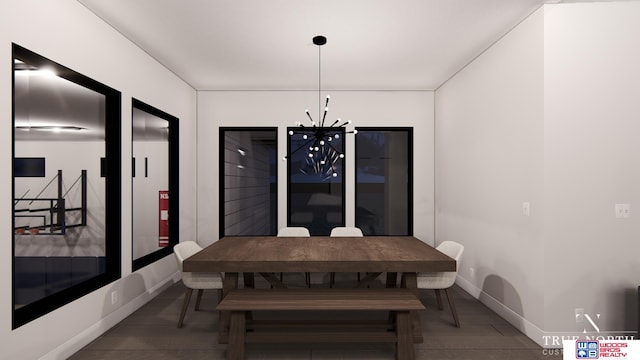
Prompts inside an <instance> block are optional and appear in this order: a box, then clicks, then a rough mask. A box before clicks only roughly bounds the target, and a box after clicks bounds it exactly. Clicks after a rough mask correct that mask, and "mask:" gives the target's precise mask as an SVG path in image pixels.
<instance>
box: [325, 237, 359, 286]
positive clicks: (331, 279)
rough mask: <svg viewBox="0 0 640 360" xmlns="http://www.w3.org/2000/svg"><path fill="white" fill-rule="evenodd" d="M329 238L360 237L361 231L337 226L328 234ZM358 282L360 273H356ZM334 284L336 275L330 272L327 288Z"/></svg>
mask: <svg viewBox="0 0 640 360" xmlns="http://www.w3.org/2000/svg"><path fill="white" fill-rule="evenodd" d="M329 236H331V237H362V236H364V235H363V234H362V230H360V228H357V227H353V226H339V227H334V228H333V229H331V233H330V234H329ZM358 281H360V273H358ZM335 282H336V273H335V272H332V273H331V274H330V275H329V287H333V285H334V284H335Z"/></svg>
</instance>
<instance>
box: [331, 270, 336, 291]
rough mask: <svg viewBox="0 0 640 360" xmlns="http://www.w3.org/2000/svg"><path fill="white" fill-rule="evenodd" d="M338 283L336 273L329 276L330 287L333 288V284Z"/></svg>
mask: <svg viewBox="0 0 640 360" xmlns="http://www.w3.org/2000/svg"><path fill="white" fill-rule="evenodd" d="M335 283H336V273H334V272H332V273H331V274H329V287H330V288H332V287H333V284H335Z"/></svg>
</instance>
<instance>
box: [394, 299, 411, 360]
mask: <svg viewBox="0 0 640 360" xmlns="http://www.w3.org/2000/svg"><path fill="white" fill-rule="evenodd" d="M412 330H413V326H412V324H411V315H410V313H409V312H408V311H398V312H396V336H397V338H398V340H397V343H396V359H398V360H413V359H415V354H414V352H413V331H412Z"/></svg>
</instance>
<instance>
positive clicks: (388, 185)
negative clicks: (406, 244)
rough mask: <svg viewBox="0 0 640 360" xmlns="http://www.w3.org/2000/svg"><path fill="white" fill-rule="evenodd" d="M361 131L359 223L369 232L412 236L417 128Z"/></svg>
mask: <svg viewBox="0 0 640 360" xmlns="http://www.w3.org/2000/svg"><path fill="white" fill-rule="evenodd" d="M357 130H358V135H357V136H356V226H357V227H359V228H361V229H362V232H363V233H364V234H365V235H412V233H413V203H412V199H413V195H412V194H413V168H412V164H413V156H412V153H413V130H412V129H411V128H358V129H357Z"/></svg>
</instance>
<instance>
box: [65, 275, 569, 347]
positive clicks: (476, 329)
mask: <svg viewBox="0 0 640 360" xmlns="http://www.w3.org/2000/svg"><path fill="white" fill-rule="evenodd" d="M313 275H316V274H313ZM317 275H318V276H319V275H320V274H317ZM338 275H340V274H338ZM344 275H345V276H343V279H342V280H343V284H345V285H348V283H347V281H349V280H350V279H349V278H348V277H347V275H350V274H344ZM302 276H303V275H302V274H300V275H298V274H290V275H289V274H288V275H287V277H286V278H285V282H286V283H289V284H291V283H301V282H302V281H304V280H303V278H302ZM321 280H322V279H318V281H321ZM258 286H260V284H259V285H258ZM318 286H322V285H318ZM183 294H184V287H183V285H182V283H177V284H175V285H173V286H171V287H170V288H168V289H167V290H166V291H164V292H163V293H161V294H160V295H158V296H157V297H156V298H154V299H153V300H152V301H151V302H149V303H148V304H146V305H145V306H143V307H142V308H140V309H139V310H138V311H136V312H135V313H133V314H132V315H131V316H129V317H128V318H126V319H125V320H123V321H122V322H121V323H119V324H118V325H116V326H114V327H113V328H112V329H110V330H109V331H107V332H106V333H105V334H103V335H102V336H100V337H99V338H98V339H96V340H95V341H93V342H92V343H91V344H89V345H88V346H86V347H85V348H84V349H82V350H80V351H79V352H78V353H76V354H75V355H74V356H72V357H71V359H73V360H83V359H91V360H101V359H117V360H146V359H153V360H165V359H184V360H200V359H207V360H212V359H216V360H217V359H224V356H225V349H226V345H222V344H218V343H217V326H218V315H217V313H216V311H215V304H216V302H217V299H216V296H217V295H216V291H214V290H211V291H205V295H204V296H203V298H202V305H201V309H200V311H198V312H195V311H194V310H193V304H191V305H192V306H190V308H189V310H188V312H187V315H186V317H185V320H184V327H183V328H182V329H178V328H177V327H176V324H177V320H178V315H179V312H180V308H181V305H182V300H183ZM454 294H455V304H456V308H457V310H458V315H459V317H460V322H461V328H456V327H455V326H454V324H453V319H452V317H451V312H450V311H449V308H448V306H447V305H446V301H445V308H444V311H439V310H438V309H437V307H436V299H435V296H434V293H433V291H426V290H421V299H422V301H423V303H424V304H425V306H426V307H427V310H426V311H424V312H423V313H422V328H423V333H424V337H425V341H424V343H423V344H417V345H415V351H416V358H417V359H420V360H423V359H424V360H426V359H431V360H437V359H469V360H488V359H518V360H533V359H549V360H557V359H561V358H562V357H561V356H549V355H546V354H545V353H544V352H543V350H542V349H541V348H540V347H539V346H538V345H537V344H535V343H534V342H533V341H531V340H530V339H529V338H527V337H526V336H524V335H523V334H522V333H520V332H519V331H518V330H516V329H515V328H514V327H513V326H511V325H510V324H509V323H507V322H506V321H505V320H503V319H502V318H500V317H499V316H497V315H496V314H495V313H493V312H492V311H491V310H489V309H488V308H487V307H485V306H484V305H482V304H481V303H480V302H478V301H477V300H475V299H474V298H473V297H471V296H470V295H469V294H467V293H466V292H464V291H463V290H462V289H460V288H457V287H456V288H454ZM194 301H195V296H194V297H193V298H192V303H193V302H194ZM247 359H249V360H251V359H314V360H315V359H361V360H383V359H385V360H386V359H394V348H393V345H390V344H354V345H342V344H340V345H332V344H327V345H323V344H320V345H318V344H311V345H284V344H283V345H272V344H271V345H262V344H250V345H248V346H247Z"/></svg>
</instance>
